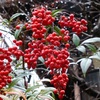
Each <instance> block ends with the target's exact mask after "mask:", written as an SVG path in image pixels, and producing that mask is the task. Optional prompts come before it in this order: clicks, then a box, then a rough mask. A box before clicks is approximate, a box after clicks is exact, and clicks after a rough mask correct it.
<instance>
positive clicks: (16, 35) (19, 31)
mask: <svg viewBox="0 0 100 100" xmlns="http://www.w3.org/2000/svg"><path fill="white" fill-rule="evenodd" d="M20 26H21V27H20V29H19V30H18V29H16V31H15V34H14V36H15V39H16V40H17V38H18V36H19V34H20V33H21V31H22V28H23V26H24V25H22V24H21V25H20Z"/></svg>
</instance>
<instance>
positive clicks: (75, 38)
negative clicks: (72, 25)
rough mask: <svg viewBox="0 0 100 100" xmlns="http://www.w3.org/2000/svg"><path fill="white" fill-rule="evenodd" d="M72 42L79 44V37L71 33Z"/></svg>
mask: <svg viewBox="0 0 100 100" xmlns="http://www.w3.org/2000/svg"><path fill="white" fill-rule="evenodd" d="M72 40H73V43H74V44H75V45H76V46H78V45H79V43H80V39H79V37H78V36H77V35H76V34H73V39H72Z"/></svg>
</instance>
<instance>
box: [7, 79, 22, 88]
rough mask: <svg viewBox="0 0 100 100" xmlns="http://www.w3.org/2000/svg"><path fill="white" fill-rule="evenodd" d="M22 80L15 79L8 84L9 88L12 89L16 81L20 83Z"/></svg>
mask: <svg viewBox="0 0 100 100" xmlns="http://www.w3.org/2000/svg"><path fill="white" fill-rule="evenodd" d="M21 79H22V78H17V79H14V80H13V81H12V82H11V83H10V84H9V88H11V87H13V86H14V85H16V84H17V83H18V81H20V80H21Z"/></svg>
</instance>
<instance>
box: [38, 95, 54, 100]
mask: <svg viewBox="0 0 100 100" xmlns="http://www.w3.org/2000/svg"><path fill="white" fill-rule="evenodd" d="M38 97H39V98H41V99H44V100H55V99H54V98H53V97H51V96H49V95H45V96H40V95H39V96H38Z"/></svg>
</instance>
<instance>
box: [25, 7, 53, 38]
mask: <svg viewBox="0 0 100 100" xmlns="http://www.w3.org/2000/svg"><path fill="white" fill-rule="evenodd" d="M32 15H33V17H31V21H32V22H31V23H26V24H25V26H26V29H27V30H29V29H30V28H31V29H32V31H33V32H34V34H33V35H32V36H33V38H36V39H39V38H44V33H45V32H46V31H47V29H46V28H45V27H44V26H47V25H51V24H52V23H53V22H54V21H55V18H53V17H52V16H51V11H46V10H45V8H44V7H43V8H41V9H39V10H38V9H34V12H33V13H32Z"/></svg>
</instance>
